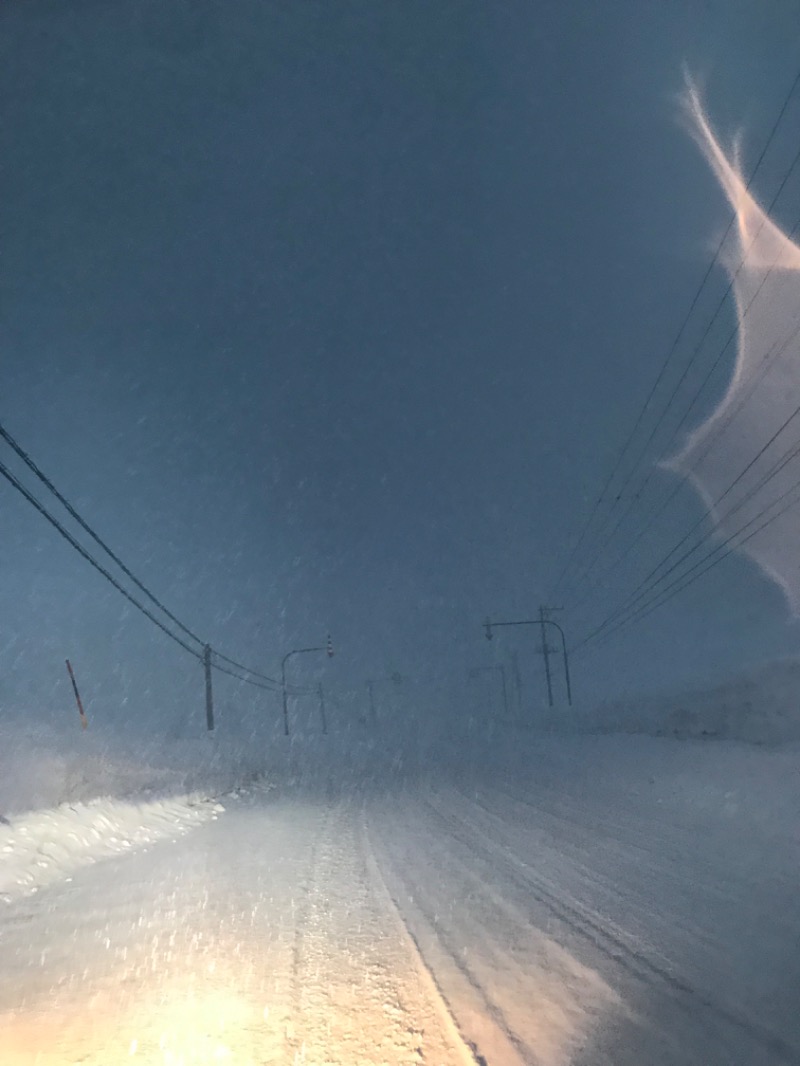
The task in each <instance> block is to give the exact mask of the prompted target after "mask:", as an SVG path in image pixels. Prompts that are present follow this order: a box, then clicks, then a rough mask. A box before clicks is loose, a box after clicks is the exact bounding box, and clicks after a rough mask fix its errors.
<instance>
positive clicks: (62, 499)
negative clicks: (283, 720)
mask: <svg viewBox="0 0 800 1066" xmlns="http://www.w3.org/2000/svg"><path fill="white" fill-rule="evenodd" d="M0 437H2V439H3V440H5V441H6V443H7V444H8V445H9V446H10V447H11V448H12V449H13V450H14V452H16V454H17V455H18V456H19V458H20V459H21V460H22V461H23V462H24V463H25V465H26V466H27V467H28V468H29V469H30V470H31V471H32V472H33V473H34V474H35V475H36V477H37V478H38V479H39V481H41V482H42V484H43V485H45V486H46V487H47V488H48V489H49V491H50V492H51V493H52V494H53V495H54V496H55V498H56V499H57V500H58V501H59V503H60V504H62V506H63V507H64V509H65V510H66V511H67V512H68V513H69V514H70V515H71V516H72V518H74V519H75V521H76V522H77V523H78V525H79V526H80V527H81V529H83V530H84V531H85V532H86V533H88V534H89V536H90V537H91V538H92V540H94V542H95V543H96V544H98V545H99V546H100V547H101V548H102V549H103V551H104V552H105V553H106V554H107V555H108V556H109V558H110V559H112V560H113V561H114V562H115V563H116V565H117V566H118V567H119V568H120V570H121V571H122V572H123V573H124V574H125V575H126V576H127V577H128V578H129V579H130V580H131V581H132V582H133V583H134V585H136V587H137V588H138V589H140V591H142V592H143V593H144V594H145V595H146V596H147V597H148V599H149V600H150V601H151V602H152V603H153V604H155V606H156V607H158V609H159V610H160V611H161V612H162V613H163V614H164V615H165V616H166V617H167V618H169V620H170V621H171V622H173V623H174V625H176V626H177V627H178V628H179V629H180V630H181V631H182V632H183V633H185V634H186V635H187V636H188V637H191V639H192V640H194V641H196V642H197V643H198V644H199V645H200V646H201V647H204V646H205V641H204V640H202V639H201V638H200V637H199V636H198V635H197V634H196V633H194V632H193V631H192V630H191V629H190V628H189V627H188V626H187V625H185V624H184V623H183V622H182V621H181V620H180V619H179V618H178V617H176V615H174V614H173V613H172V611H170V610H169V608H167V607H166V606H165V605H164V604H163V603H162V602H161V600H160V599H159V598H158V597H157V596H156V595H155V594H154V593H153V592H151V590H150V589H149V588H148V587H147V586H146V585H145V584H144V582H142V581H141V580H140V579H139V578H138V577H137V576H136V575H135V574H134V573H133V571H132V570H130V568H129V567H127V566H126V565H125V563H124V562H123V561H122V559H120V557H119V556H118V555H117V554H116V552H114V551H113V550H112V549H111V548H110V547H109V546H108V544H106V542H105V541H104V540H103V539H102V537H100V535H99V534H98V533H97V532H96V531H95V530H94V529H93V528H92V527H91V526H90V525H89V523H88V522H87V521H86V520H85V519H84V518H83V517H82V515H81V514H79V512H78V511H77V509H76V508H75V507H74V506H73V505H72V504H71V503H70V501H69V500H68V499H67V498H66V496H64V494H63V493H62V492H60V491H59V490H58V488H57V487H56V486H55V485H54V484H53V482H52V481H51V479H50V478H49V477H48V476H47V475H46V474H45V473H44V471H43V470H42V469H41V468H40V467H39V466H38V464H37V463H36V462H35V461H34V459H33V458H32V457H31V456H30V455H29V453H28V452H27V451H26V450H25V449H24V448H23V447H22V445H21V444H19V442H18V441H17V440H16V439H15V438H14V437H13V436H12V435H11V433H10V432H9V431H8V430H7V429H6V428H5V426H4V425H3V424H2V423H0ZM0 465H2V464H0ZM2 473H3V474H4V476H5V477H6V478H8V479H9V480H10V481H11V482H12V484H13V485H14V487H15V488H18V490H19V491H20V492H22V494H23V495H24V496H25V498H26V499H28V501H29V502H30V503H32V504H33V506H34V507H36V509H37V510H38V511H40V513H41V514H43V515H44V516H45V517H46V518H47V519H48V521H49V522H51V524H52V525H54V526H55V528H56V529H58V531H59V532H60V533H61V534H62V536H64V537H66V539H67V540H68V541H69V543H70V544H71V545H72V546H73V547H74V548H75V549H76V550H77V551H78V552H80V554H81V555H82V556H83V557H84V558H85V559H86V560H87V561H88V562H90V563H91V564H92V566H94V567H95V569H96V570H98V571H99V572H100V573H102V574H103V576H104V577H106V578H107V579H108V580H109V581H111V583H112V584H113V585H114V587H115V588H117V589H118V590H119V591H120V592H122V594H123V595H124V596H125V597H126V598H127V599H129V600H130V601H131V603H133V604H135V606H137V607H138V608H139V609H140V610H141V611H143V612H144V614H146V615H147V617H148V618H150V619H151V621H153V622H155V623H156V625H157V626H158V627H159V628H160V629H161V630H163V632H165V633H167V634H169V635H170V636H171V637H172V638H173V639H175V640H178V638H177V637H175V635H174V634H173V633H172V632H171V631H170V630H169V629H168V628H167V627H166V626H164V625H163V624H162V623H161V622H160V621H159V620H158V619H157V618H156V617H155V616H154V615H153V614H152V613H151V612H150V611H148V610H147V609H146V608H144V607H143V605H142V604H140V603H139V602H138V600H136V599H134V598H133V597H132V596H130V595H129V594H128V592H127V591H126V590H125V589H124V588H123V586H122V585H120V584H119V583H118V582H117V581H116V580H115V579H114V578H113V577H112V576H111V574H110V573H109V572H108V571H107V570H106V569H105V568H104V567H102V566H101V565H100V564H99V563H98V562H97V561H96V560H95V559H94V557H93V556H91V555H90V554H89V553H88V552H87V551H86V550H85V549H84V548H83V547H82V546H81V545H80V543H79V542H78V541H76V540H75V538H74V537H72V536H71V534H69V533H68V532H67V531H66V530H65V529H64V527H63V526H61V524H60V523H59V522H58V521H57V519H55V518H54V517H53V516H52V515H51V514H50V513H49V512H48V511H47V510H46V508H45V507H44V505H43V504H41V503H40V502H39V501H38V500H37V499H36V498H35V497H34V496H33V494H32V493H30V492H29V491H28V490H27V489H25V488H24V486H23V485H22V483H21V482H19V481H18V480H17V479H16V478H15V477H14V475H13V474H11V473H10V472H9V471H8V469H7V467H5V466H4V465H2ZM178 643H180V644H181V647H183V648H186V650H187V651H190V652H191V653H192V655H194V656H195V657H196V658H198V659H202V654H201V653H200V652H197V651H195V650H194V649H192V648H190V647H189V645H187V644H185V643H184V642H183V641H181V640H178ZM214 655H215V656H216V658H217V659H221V660H223V661H224V662H227V663H229V664H230V665H231V666H234V667H236V668H237V669H239V670H241V671H242V672H243V673H245V674H248V675H250V677H249V678H240V679H239V680H241V681H244V682H245V683H246V684H255V681H253V680H252V678H256V679H258V680H259V681H262V682H268V683H270V684H273V685H277V686H280V682H279V681H277V680H276V679H275V678H273V677H269V676H268V675H267V674H262V673H260V672H259V671H257V670H251V669H250V667H248V666H245V665H244V664H243V663H240V662H237V660H235V659H231V658H230V657H229V656H227V655H223V654H222V652H219V651H216V650H214ZM213 666H214V669H216V670H220V671H221V672H222V673H230V671H226V670H223V669H222V667H221V666H219V664H218V663H216V662H215V663H213ZM231 676H235V675H234V674H231ZM256 687H259V688H266V687H267V686H266V684H264V685H257V686H256Z"/></svg>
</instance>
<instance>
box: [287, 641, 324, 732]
mask: <svg viewBox="0 0 800 1066" xmlns="http://www.w3.org/2000/svg"><path fill="white" fill-rule="evenodd" d="M312 651H324V652H327V655H328V658H329V659H330V658H332V657H333V644H331V638H330V637H328V640H327V643H326V644H325V645H324V646H322V647H317V648H293V649H292V651H287V653H286V654H285V655H284V657H283V660H282V662H281V690H282V692H283V734H284V736H287V737H288V736H289V696H288V693H287V691H286V663H287V661H288V660H289V659H291V657H292V656H293V655H307V654H308V653H309V652H312Z"/></svg>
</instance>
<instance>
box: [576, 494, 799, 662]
mask: <svg viewBox="0 0 800 1066" xmlns="http://www.w3.org/2000/svg"><path fill="white" fill-rule="evenodd" d="M795 489H798V490H800V480H798V481H796V482H795V483H794V484H793V485H792V486H791V488H790V489H787V490H786V492H784V493H782V494H781V495H780V496H779V497H778V498H777V499H776V500H773V501H772V503H770V504H768V505H767V507H765V508H763V509H762V510H761V511H760V512H759V513H758V514H757V515H755V516H754V517H753V518H751V519H750V520H749V521H748V522H746V523H745V525H744V526H742V527H741V528H740V529H738V530H736V531H735V532H734V533H732V534H731V535H730V536H728V537H726V538H725V540H723V541H722V542H721V543H720V544H718V545H717V546H716V547H715V548H713V549H712V550H711V551H710V552H708V553H707V554H706V555H705V556H704V557H703V558H702V559H700V560H699V562H697V563H695V565H694V566H693V567H691V568H690V569H689V570H687V571H686V572H685V573H684V574H681V575H680V576H678V577H677V578H675V580H674V581H673V582H671V583H670V584H669V585H667V587H666V588H665V589H662V590H661V592H660V593H658V594H657V595H656V596H655V597H653V600H651V601H650V602H649V603H646V604H642V606H641V607H640V608H639V609H638V610H636V611H635V612H634V613H633V614H631V615H629V616H628V617H626V618H622V619H620V621H619V622H618V623H617V625H615V626H614V627H612V628H611V629H610V630H609V631H608V632H607V633H605V634H603V635H602V639H603V640H605V639H607V638H610V637H611V636H612V635H613V634H614V633H616V632H617V631H618V630H620V629H622V628H625V627H626V626H628V625H630V624H632V623H633V622H635V621H638V620H639V619H640V618H642V617H645V616H646V615H648V614H651V613H652V612H653V611H655V610H656V609H657V608H658V607H661V606H663V604H664V603H666V602H667V601H668V600H671V599H672V598H673V597H674V596H677V595H678V593H679V592H682V591H683V590H684V589H685V588H688V587H689V585H692V584H694V582H695V581H697V580H699V579H700V578H701V577H702V576H703V575H704V574H706V573H707V572H708V571H709V570H712V569H713V568H714V567H715V566H717V565H719V563H721V562H723V560H724V559H727V558H728V556H729V555H732V554H733V552H735V551H738V549H739V548H741V547H742V545H743V544H746V543H747V542H748V541H750V540H752V539H753V537H755V536H757V535H758V534H759V533H761V532H762V530H764V529H766V528H767V527H768V526H770V525H772V523H773V522H775V521H777V520H778V518H780V517H781V516H782V515H784V514H785V513H786V512H787V511H790V510H791V509H792V507H796V506H797V505H798V504H800V491H798V492H797V494H796V495H795V497H794V498H793V499H791V500H789V502H788V503H785V504H784V506H783V507H781V509H780V510H779V511H777V512H776V513H775V514H774V515H771V516H770V517H769V518H768V519H766V520H765V521H764V522H762V523H761V525H760V526H758V527H756V529H754V530H752V531H751V532H750V533H748V535H747V536H746V537H744V538H743V539H742V540H741V541H740V542H739V543H738V544H735V545H733V546H729V545H730V544H731V542H732V541H733V540H734V539H735V538H736V537H738V536H739V535H740V534H741V533H743V532H744V531H745V530H746V529H747V528H748V527H749V526H750V525H752V524H753V522H755V521H757V520H758V519H759V518H762V517H763V516H764V515H765V514H766V513H767V512H768V511H769V510H771V509H772V508H773V507H774V506H775V505H776V504H778V503H781V502H782V501H783V500H784V499H785V498H786V497H787V496H788V494H789V492H791V491H793V490H795ZM723 548H726V549H727V550H726V551H724V552H723V554H722V555H720V556H719V557H718V558H717V559H713V556H714V555H716V554H717V553H718V552H719V551H721V550H722V549H723ZM709 560H712V561H711V562H709V565H708V566H705V567H703V568H702V569H701V570H700V572H699V573H696V571H698V569H699V568H700V567H702V566H703V563H705V562H708V561H709ZM693 574H694V576H691V575H693ZM687 578H688V580H686V579H687ZM600 636H601V635H600V633H599V632H593V633H590V634H589V635H588V636H587V637H585V638H584V639H583V640H581V641H579V642H578V644H576V645H575V646H574V651H578V649H580V648H582V647H584V646H585V645H587V644H589V643H591V642H592V641H593V640H595V639H597V638H598V637H600Z"/></svg>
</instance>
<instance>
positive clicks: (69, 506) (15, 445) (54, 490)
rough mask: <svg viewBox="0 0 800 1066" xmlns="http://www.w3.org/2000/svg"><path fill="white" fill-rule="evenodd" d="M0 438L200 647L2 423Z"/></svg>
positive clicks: (160, 608) (139, 587)
mask: <svg viewBox="0 0 800 1066" xmlns="http://www.w3.org/2000/svg"><path fill="white" fill-rule="evenodd" d="M0 437H2V438H3V440H4V441H6V443H7V444H9V445H10V446H11V447H12V448H13V450H14V451H15V452H16V453H17V455H18V456H19V457H20V459H22V461H23V462H24V463H25V465H26V466H27V467H28V468H29V469H30V470H32V471H33V473H34V474H35V475H36V477H37V478H38V479H39V480H40V481H41V482H42V484H44V485H46V486H47V488H48V489H49V490H50V492H52V494H53V495H54V496H55V498H56V499H57V500H58V502H59V503H60V504H62V505H63V507H64V508H65V509H66V510H67V511H68V512H69V514H70V515H71V516H72V517H73V518H74V519H75V521H76V522H77V523H78V525H79V526H80V527H81V529H83V530H85V532H86V533H88V534H89V536H90V537H91V538H92V540H93V541H94V542H95V543H96V544H98V545H99V546H100V547H101V548H102V549H103V551H104V552H105V553H106V555H108V556H109V558H111V559H113V560H114V562H115V563H116V564H117V566H118V567H119V568H120V570H121V571H122V572H123V574H125V575H126V577H128V578H130V580H131V581H132V582H133V583H134V585H136V587H137V588H138V589H139V590H140V591H141V592H143V593H144V594H145V595H146V596H147V597H148V599H150V600H151V601H152V602H153V603H154V604H155V605H156V607H158V609H159V610H160V611H162V612H163V613H164V614H165V615H166V616H167V618H169V620H170V621H171V622H173V623H174V624H175V625H176V626H177V627H178V629H180V630H181V631H182V632H183V633H185V634H186V635H187V636H188V637H191V638H192V640H195V641H197V643H198V644H200V645H202V644H203V643H204V641H202V640H201V639H200V637H198V635H197V634H196V633H193V632H192V630H191V629H189V627H188V626H186V625H184V623H183V622H181V620H180V619H179V618H176V617H175V615H174V614H173V613H172V612H171V611H170V610H169V609H168V608H167V607H165V606H164V604H163V603H162V602H161V601H160V600H159V599H158V597H157V596H155V595H154V594H153V593H152V592H151V591H150V589H149V588H147V586H146V585H145V584H144V583H143V582H141V581H140V580H139V578H138V577H136V575H135V574H133V573H132V572H131V571H130V570H129V569H128V567H127V566H126V565H125V563H123V561H122V560H121V559H120V558H119V556H118V555H116V554H115V552H113V551H112V550H111V548H109V546H108V545H107V544H106V542H105V541H104V540H103V539H102V538H101V537H100V536H99V534H97V533H96V532H95V531H94V530H93V529H92V527H91V526H90V525H89V523H88V522H86V521H85V519H83V518H82V517H81V515H79V514H78V512H77V511H76V509H75V508H74V507H73V506H72V504H71V503H70V502H69V500H68V499H67V498H66V497H65V496H64V495H63V494H62V493H61V492H59V490H58V489H57V488H56V486H55V485H54V484H53V482H52V481H51V480H50V478H49V477H47V475H46V474H45V473H44V472H43V471H42V470H41V469H40V468H39V467H38V466H37V464H36V463H35V462H34V461H33V459H32V458H31V457H30V455H28V453H27V452H26V451H25V449H24V448H23V447H22V446H21V445H20V444H18V443H17V441H16V440H15V439H14V438H13V437H12V436H11V434H10V433H9V432H8V430H7V429H6V428H5V426H3V424H2V423H0Z"/></svg>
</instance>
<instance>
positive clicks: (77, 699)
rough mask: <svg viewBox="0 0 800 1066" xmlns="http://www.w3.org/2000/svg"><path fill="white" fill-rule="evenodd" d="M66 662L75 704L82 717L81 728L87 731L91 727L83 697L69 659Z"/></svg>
mask: <svg viewBox="0 0 800 1066" xmlns="http://www.w3.org/2000/svg"><path fill="white" fill-rule="evenodd" d="M66 662H67V670H69V678H70V681H71V682H72V691H73V692H74V693H75V702H76V703H77V704H78V714H79V715H80V716H81V728H83V729H87V728H88V726H89V722H88V721H87V719H86V712H85V711H84V709H83V704H82V703H81V696H80V693H79V692H78V684H77V682H76V680H75V674H74V673H73V672H72V663H71V662H70V661H69V659H67V660H66Z"/></svg>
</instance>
